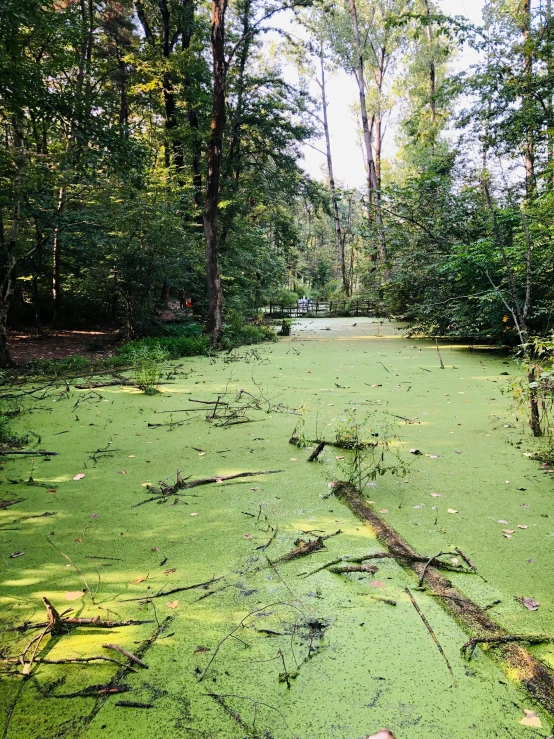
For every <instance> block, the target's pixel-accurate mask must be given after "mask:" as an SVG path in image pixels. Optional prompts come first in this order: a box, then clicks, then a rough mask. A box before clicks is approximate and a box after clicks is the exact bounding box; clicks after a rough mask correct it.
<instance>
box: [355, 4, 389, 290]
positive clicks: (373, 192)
mask: <svg viewBox="0 0 554 739" xmlns="http://www.w3.org/2000/svg"><path fill="white" fill-rule="evenodd" d="M350 15H351V16H352V29H353V31H354V45H355V47H356V53H357V57H358V63H357V70H356V81H357V83H358V92H359V95H360V113H361V117H362V131H363V136H364V144H365V149H366V156H367V189H368V196H369V200H370V202H372V201H373V202H374V203H375V222H376V225H377V233H378V239H379V254H380V257H381V265H382V267H383V276H384V279H385V282H388V280H389V279H390V270H389V266H388V259H387V246H386V242H385V230H384V227H383V212H382V210H381V193H380V191H379V188H378V187H377V175H376V171H375V161H374V159H373V148H372V142H371V132H370V128H369V121H368V117H367V104H366V96H365V75H364V58H363V54H362V47H361V43H360V29H359V25H358V11H357V9H356V0H350Z"/></svg>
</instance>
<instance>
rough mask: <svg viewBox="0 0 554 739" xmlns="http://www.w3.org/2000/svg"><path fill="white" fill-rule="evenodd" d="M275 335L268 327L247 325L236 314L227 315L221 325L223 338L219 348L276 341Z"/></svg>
mask: <svg viewBox="0 0 554 739" xmlns="http://www.w3.org/2000/svg"><path fill="white" fill-rule="evenodd" d="M277 340H278V339H277V335H276V334H275V331H274V330H273V328H272V327H271V326H269V325H265V324H262V325H248V324H245V323H244V320H243V319H242V317H241V316H240V315H238V314H237V313H232V312H231V313H229V314H228V316H227V319H226V321H225V323H224V324H223V338H222V340H221V346H222V348H223V349H233V348H234V347H238V346H242V345H248V344H260V343H262V342H264V341H277Z"/></svg>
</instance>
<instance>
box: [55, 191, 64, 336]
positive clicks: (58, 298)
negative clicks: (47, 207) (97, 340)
mask: <svg viewBox="0 0 554 739" xmlns="http://www.w3.org/2000/svg"><path fill="white" fill-rule="evenodd" d="M65 203H66V186H65V184H63V185H62V186H61V187H60V189H59V192H58V204H57V206H56V219H57V221H58V222H57V223H56V227H55V228H54V238H53V241H52V260H53V271H52V299H53V303H54V312H53V315H52V321H53V322H54V323H57V322H58V321H59V318H60V313H61V304H62V277H61V273H62V270H61V229H60V223H59V220H60V218H61V216H62V215H63V212H64V210H65Z"/></svg>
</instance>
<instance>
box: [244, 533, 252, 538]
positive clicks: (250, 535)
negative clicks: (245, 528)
mask: <svg viewBox="0 0 554 739" xmlns="http://www.w3.org/2000/svg"><path fill="white" fill-rule="evenodd" d="M244 538H245V539H251V538H252V534H245V535H244Z"/></svg>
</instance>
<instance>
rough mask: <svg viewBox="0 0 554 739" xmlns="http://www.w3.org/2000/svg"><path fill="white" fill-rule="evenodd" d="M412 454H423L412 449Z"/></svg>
mask: <svg viewBox="0 0 554 739" xmlns="http://www.w3.org/2000/svg"><path fill="white" fill-rule="evenodd" d="M410 454H421V452H420V451H419V449H410Z"/></svg>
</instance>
